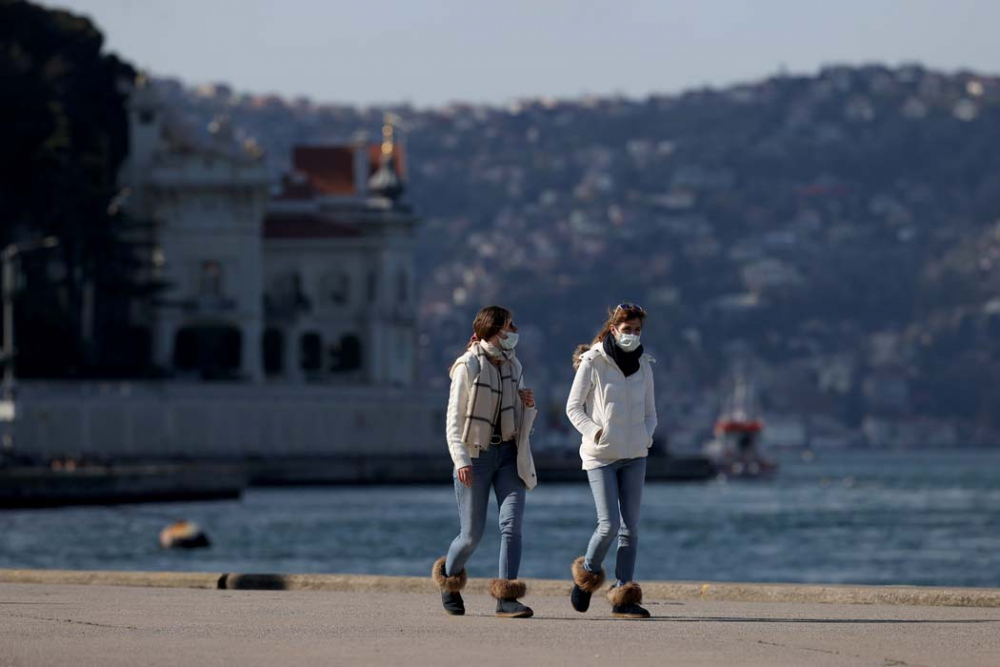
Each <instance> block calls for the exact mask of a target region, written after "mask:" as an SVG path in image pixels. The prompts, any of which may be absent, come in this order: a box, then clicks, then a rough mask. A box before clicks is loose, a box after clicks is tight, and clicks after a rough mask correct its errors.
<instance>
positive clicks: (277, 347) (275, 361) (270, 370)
mask: <svg viewBox="0 0 1000 667" xmlns="http://www.w3.org/2000/svg"><path fill="white" fill-rule="evenodd" d="M284 353H285V335H284V334H283V333H281V331H279V330H278V329H268V330H267V331H265V332H264V342H263V356H264V372H265V373H266V374H267V375H279V374H280V373H281V371H282V370H284V365H285V364H284Z"/></svg>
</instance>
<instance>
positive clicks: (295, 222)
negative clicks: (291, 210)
mask: <svg viewBox="0 0 1000 667" xmlns="http://www.w3.org/2000/svg"><path fill="white" fill-rule="evenodd" d="M352 236H361V230H360V229H359V228H358V227H357V226H355V225H351V224H348V223H346V222H339V221H337V220H331V219H329V218H322V217H319V216H314V215H308V214H307V215H269V216H267V218H265V219H264V238H265V239H332V238H348V237H352Z"/></svg>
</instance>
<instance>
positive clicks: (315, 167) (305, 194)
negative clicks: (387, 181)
mask: <svg viewBox="0 0 1000 667" xmlns="http://www.w3.org/2000/svg"><path fill="white" fill-rule="evenodd" d="M355 150H357V149H356V148H355V147H354V146H343V145H342V146H296V147H295V148H294V149H293V152H292V172H293V173H292V174H291V175H287V176H285V177H284V178H283V180H282V188H281V194H280V195H278V199H311V198H312V197H314V196H316V195H320V196H322V195H334V196H345V195H347V196H349V195H354V194H358V191H357V187H356V183H357V180H356V179H355V174H354V155H355ZM362 150H366V152H367V155H366V156H365V157H366V158H367V168H368V173H367V174H363V175H362V176H363V177H364V181H365V182H367V181H368V179H370V178H371V177H372V175H373V174H375V172H376V171H378V169H379V167H380V166H381V150H382V149H381V146H380V145H379V144H371V145H369V146H367V147H363V148H362ZM392 167H393V169H394V170H395V172H396V174H397V176H398V177H399V178H400V180H405V179H406V159H405V155H404V150H403V147H402V146H400V145H399V144H396V145H395V146H393V151H392Z"/></svg>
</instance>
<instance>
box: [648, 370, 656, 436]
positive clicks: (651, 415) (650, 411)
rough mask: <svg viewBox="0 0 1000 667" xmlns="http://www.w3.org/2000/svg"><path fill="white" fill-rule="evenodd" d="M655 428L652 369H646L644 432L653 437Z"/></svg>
mask: <svg viewBox="0 0 1000 667" xmlns="http://www.w3.org/2000/svg"><path fill="white" fill-rule="evenodd" d="M655 430H656V398H655V397H654V395H653V369H651V368H650V369H647V371H646V432H647V433H649V437H650V438H652V437H653V431H655Z"/></svg>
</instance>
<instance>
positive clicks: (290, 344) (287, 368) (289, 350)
mask: <svg viewBox="0 0 1000 667" xmlns="http://www.w3.org/2000/svg"><path fill="white" fill-rule="evenodd" d="M282 334H283V335H284V337H285V347H284V349H283V350H282V352H283V363H282V370H283V374H284V376H285V379H286V380H288V381H289V382H292V383H294V384H302V377H303V376H302V367H301V366H300V365H299V331H298V330H297V329H296V328H295V327H288V328H286V329H283V330H282Z"/></svg>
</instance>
